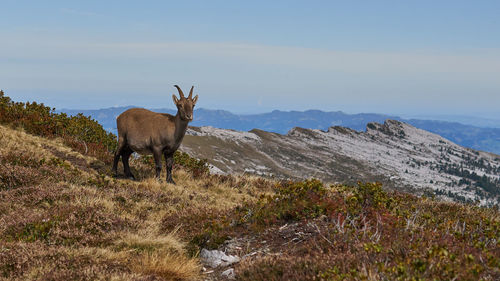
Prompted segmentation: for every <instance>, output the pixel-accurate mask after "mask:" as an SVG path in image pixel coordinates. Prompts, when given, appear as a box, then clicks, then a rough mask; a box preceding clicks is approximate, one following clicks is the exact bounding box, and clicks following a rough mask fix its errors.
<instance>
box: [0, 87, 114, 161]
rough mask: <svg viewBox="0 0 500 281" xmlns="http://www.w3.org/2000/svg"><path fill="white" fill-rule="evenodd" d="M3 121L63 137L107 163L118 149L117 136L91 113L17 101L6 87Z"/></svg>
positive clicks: (0, 97)
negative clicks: (8, 94)
mask: <svg viewBox="0 0 500 281" xmlns="http://www.w3.org/2000/svg"><path fill="white" fill-rule="evenodd" d="M0 123H1V124H7V125H11V126H13V127H22V128H23V129H24V130H25V131H26V132H28V133H30V134H33V135H38V136H42V137H48V138H55V137H61V138H62V139H63V140H64V142H65V143H66V144H67V145H69V146H71V147H72V148H74V149H76V150H78V151H79V152H82V153H84V154H89V155H92V156H95V157H97V158H99V159H100V160H103V161H105V162H106V163H110V162H111V153H110V152H111V151H113V150H115V149H116V136H115V135H113V134H111V133H108V132H106V131H105V130H104V128H103V127H102V126H101V125H100V124H99V123H98V122H97V121H95V120H93V119H91V118H90V117H87V116H83V115H82V114H78V115H76V116H68V115H67V114H65V113H56V112H55V109H54V108H50V107H48V106H45V105H44V104H43V103H40V104H39V103H36V102H32V103H30V102H26V103H23V102H14V101H12V100H11V99H10V98H9V97H8V96H6V95H5V93H4V92H3V91H0Z"/></svg>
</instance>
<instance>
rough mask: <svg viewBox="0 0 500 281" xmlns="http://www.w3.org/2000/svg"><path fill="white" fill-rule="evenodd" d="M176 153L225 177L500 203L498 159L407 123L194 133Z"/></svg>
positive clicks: (206, 129) (200, 130)
mask: <svg viewBox="0 0 500 281" xmlns="http://www.w3.org/2000/svg"><path fill="white" fill-rule="evenodd" d="M182 150H184V151H186V152H189V153H190V154H191V155H194V156H196V157H200V158H208V160H209V162H210V163H211V164H212V165H213V166H214V169H215V170H220V172H224V173H231V174H232V173H242V172H247V173H254V174H259V175H266V176H274V177H278V178H281V177H283V178H304V177H306V178H307V177H311V176H313V177H317V178H320V179H322V180H326V181H329V182H356V181H380V182H382V183H384V185H385V186H388V187H390V188H395V189H399V190H405V191H410V192H416V193H419V194H424V193H425V194H428V195H430V194H434V195H437V196H438V197H442V198H444V199H453V200H456V201H476V200H479V201H480V203H481V204H483V205H492V204H498V203H499V195H500V156H499V155H495V154H491V153H486V152H481V151H475V150H472V149H468V148H464V147H462V146H459V145H457V144H455V143H452V142H450V141H449V140H446V139H444V138H442V137H440V136H438V135H436V134H433V133H430V132H427V131H424V130H420V129H417V128H415V127H413V126H411V125H409V124H406V123H403V122H399V121H394V120H387V121H386V122H385V123H384V124H379V123H369V124H368V126H367V130H366V132H358V131H355V130H352V129H348V128H344V127H330V128H329V129H328V131H321V130H310V129H302V128H293V129H292V130H290V131H289V132H288V133H287V134H286V135H280V134H276V133H269V132H265V131H261V130H255V129H254V130H252V131H249V132H239V131H232V130H224V129H216V128H212V127H199V128H197V127H193V128H191V129H190V130H189V131H188V135H187V136H186V138H185V140H184V142H183V144H182Z"/></svg>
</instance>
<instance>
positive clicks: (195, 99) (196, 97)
mask: <svg viewBox="0 0 500 281" xmlns="http://www.w3.org/2000/svg"><path fill="white" fill-rule="evenodd" d="M197 101H198V95H196V96H195V97H194V99H193V105H195V104H196V102H197Z"/></svg>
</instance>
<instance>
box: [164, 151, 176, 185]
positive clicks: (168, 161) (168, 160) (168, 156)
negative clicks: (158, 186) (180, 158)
mask: <svg viewBox="0 0 500 281" xmlns="http://www.w3.org/2000/svg"><path fill="white" fill-rule="evenodd" d="M164 156H165V163H166V166H167V182H168V183H171V184H175V182H174V179H172V166H173V165H174V154H173V153H170V154H168V153H164Z"/></svg>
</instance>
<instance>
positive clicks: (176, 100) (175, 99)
mask: <svg viewBox="0 0 500 281" xmlns="http://www.w3.org/2000/svg"><path fill="white" fill-rule="evenodd" d="M172 99H173V100H174V103H175V105H177V103H178V102H179V99H178V98H177V97H176V96H175V95H172Z"/></svg>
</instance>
